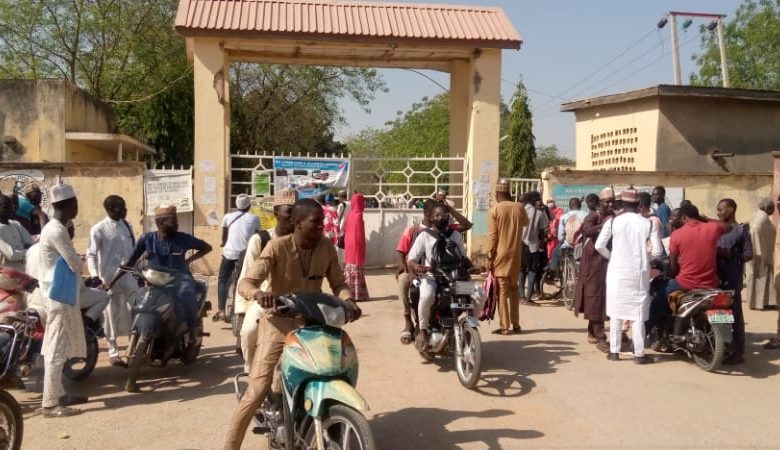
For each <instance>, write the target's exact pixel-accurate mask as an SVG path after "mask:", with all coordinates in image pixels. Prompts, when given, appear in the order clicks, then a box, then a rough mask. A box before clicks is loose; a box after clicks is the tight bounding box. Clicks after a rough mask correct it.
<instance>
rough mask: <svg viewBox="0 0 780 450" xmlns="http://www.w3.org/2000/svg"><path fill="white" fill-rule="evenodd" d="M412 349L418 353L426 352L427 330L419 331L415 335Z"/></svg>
mask: <svg viewBox="0 0 780 450" xmlns="http://www.w3.org/2000/svg"><path fill="white" fill-rule="evenodd" d="M414 347H415V348H416V349H417V351H419V352H425V351H428V331H427V330H420V332H419V333H417V338H416V339H415V341H414Z"/></svg>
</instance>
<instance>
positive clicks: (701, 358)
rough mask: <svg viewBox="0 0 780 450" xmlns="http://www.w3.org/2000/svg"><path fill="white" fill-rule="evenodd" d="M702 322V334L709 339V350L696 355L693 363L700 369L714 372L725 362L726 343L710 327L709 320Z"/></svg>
mask: <svg viewBox="0 0 780 450" xmlns="http://www.w3.org/2000/svg"><path fill="white" fill-rule="evenodd" d="M700 322H701V328H702V332H703V333H704V335H705V336H706V338H707V348H706V349H705V350H704V351H702V352H699V353H694V354H693V361H694V362H695V363H696V365H697V366H698V367H699V368H700V369H702V370H704V371H706V372H713V371H715V370H717V369H718V367H720V364H721V363H722V362H723V358H724V357H725V355H726V342H725V341H724V340H723V338H722V337H721V336H720V335H719V334H718V333H716V332H715V330H713V329H712V325H710V323H709V322H708V321H707V319H704V320H703V321H700Z"/></svg>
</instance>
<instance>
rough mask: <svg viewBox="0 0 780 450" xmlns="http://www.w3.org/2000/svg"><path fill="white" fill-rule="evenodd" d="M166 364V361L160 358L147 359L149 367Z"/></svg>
mask: <svg viewBox="0 0 780 450" xmlns="http://www.w3.org/2000/svg"><path fill="white" fill-rule="evenodd" d="M167 365H168V361H165V360H162V359H153V360H151V361H149V366H151V367H165V366H167Z"/></svg>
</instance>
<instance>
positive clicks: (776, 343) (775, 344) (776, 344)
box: [764, 338, 780, 350]
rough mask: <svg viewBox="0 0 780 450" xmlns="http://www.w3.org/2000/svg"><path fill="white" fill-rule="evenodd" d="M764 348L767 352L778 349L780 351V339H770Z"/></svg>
mask: <svg viewBox="0 0 780 450" xmlns="http://www.w3.org/2000/svg"><path fill="white" fill-rule="evenodd" d="M764 348H765V349H767V350H777V349H779V348H780V339H777V338H772V339H770V340H769V342H767V343H766V344H764Z"/></svg>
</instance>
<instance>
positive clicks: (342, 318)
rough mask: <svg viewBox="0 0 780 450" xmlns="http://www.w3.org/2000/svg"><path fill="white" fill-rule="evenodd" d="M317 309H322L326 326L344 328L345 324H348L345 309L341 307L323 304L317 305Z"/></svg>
mask: <svg viewBox="0 0 780 450" xmlns="http://www.w3.org/2000/svg"><path fill="white" fill-rule="evenodd" d="M317 307H318V308H319V309H320V312H321V313H322V317H323V318H324V319H325V323H326V324H328V325H330V326H332V327H336V328H341V327H343V326H344V324H346V323H347V318H346V314H345V313H344V308H342V307H341V306H329V305H325V304H322V303H317Z"/></svg>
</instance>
